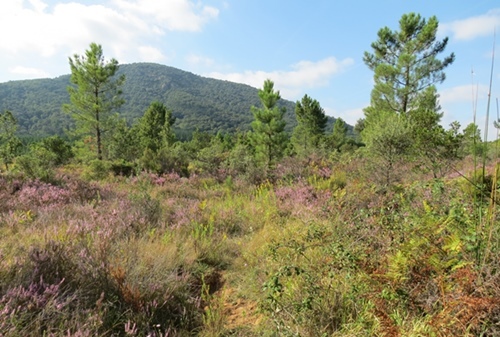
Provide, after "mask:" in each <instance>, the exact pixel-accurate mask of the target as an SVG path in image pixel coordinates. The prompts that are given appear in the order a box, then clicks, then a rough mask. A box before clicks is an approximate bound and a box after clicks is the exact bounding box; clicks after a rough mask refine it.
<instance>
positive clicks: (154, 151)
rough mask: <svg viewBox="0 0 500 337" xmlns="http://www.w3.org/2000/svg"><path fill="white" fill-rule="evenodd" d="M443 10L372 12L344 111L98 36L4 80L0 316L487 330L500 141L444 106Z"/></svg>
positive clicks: (0, 319)
mask: <svg viewBox="0 0 500 337" xmlns="http://www.w3.org/2000/svg"><path fill="white" fill-rule="evenodd" d="M438 26H439V22H438V19H437V18H436V17H435V16H431V17H429V18H424V17H422V16H421V15H419V14H417V13H408V14H404V15H402V17H401V18H400V20H399V26H398V29H396V30H391V29H389V28H387V27H383V28H381V29H380V30H379V32H378V35H377V40H376V41H374V42H373V43H372V44H371V46H367V51H366V52H365V53H364V56H363V61H364V63H365V65H366V66H367V67H368V68H369V69H370V70H371V71H372V72H373V90H372V93H371V97H370V105H369V106H368V107H366V109H365V110H364V117H363V118H362V119H360V120H358V122H357V123H356V125H355V126H350V125H347V124H346V123H345V122H344V121H343V120H342V119H341V118H331V117H328V116H326V114H325V111H324V109H323V108H322V107H321V104H320V102H319V101H318V100H316V99H314V98H313V97H310V96H309V95H307V94H305V95H304V96H303V97H302V98H301V99H300V100H298V101H297V102H295V103H293V102H289V101H286V100H283V99H282V98H281V95H280V91H279V88H277V87H275V83H274V82H273V81H272V80H270V79H268V80H265V81H264V83H262V87H261V88H259V89H254V88H251V87H249V86H246V85H239V84H235V83H230V82H226V81H219V80H213V79H207V78H203V77H200V76H196V75H193V74H190V73H188V72H184V71H181V70H178V69H174V68H170V67H166V66H161V65H157V64H151V63H137V64H130V65H120V64H119V63H118V61H117V60H115V59H107V58H105V55H104V50H103V46H101V45H100V44H97V43H91V44H90V45H89V47H88V49H87V50H85V51H84V52H83V53H82V54H75V55H73V56H71V57H70V58H69V67H70V70H71V75H69V76H62V77H59V78H55V79H51V80H49V79H43V80H30V81H15V82H8V83H3V84H0V102H1V103H0V238H1V239H0V337H3V336H6V337H7V336H79V337H87V336H88V337H90V336H103V337H104V336H106V337H107V336H141V337H142V336H156V337H160V336H161V337H166V336H206V337H209V336H228V337H229V336H269V337H271V336H308V337H316V336H387V337H394V336H414V337H417V336H439V337H440V336H498V335H500V233H499V230H500V226H498V225H499V218H500V216H499V214H498V213H496V210H497V209H498V205H499V198H498V191H499V187H498V181H499V178H500V165H499V164H500V162H499V158H500V141H499V140H498V139H497V140H494V141H490V142H488V141H486V139H482V137H481V131H480V129H479V127H478V125H477V124H476V123H475V120H473V121H472V122H471V123H470V124H468V125H466V126H461V125H460V124H459V123H458V122H453V123H451V124H450V125H449V126H447V127H444V126H443V125H442V124H441V118H442V116H443V115H442V111H441V108H440V105H439V93H438V90H437V85H439V84H441V83H442V82H443V81H445V79H446V76H445V72H446V70H447V69H448V67H449V66H451V65H452V64H453V62H454V60H455V54H454V53H453V52H449V51H448V50H447V44H448V38H447V37H444V38H441V39H440V38H438V37H437V30H438ZM471 119H472V118H471ZM499 123H500V121H493V123H492V124H493V126H494V127H499V126H500V124H499Z"/></svg>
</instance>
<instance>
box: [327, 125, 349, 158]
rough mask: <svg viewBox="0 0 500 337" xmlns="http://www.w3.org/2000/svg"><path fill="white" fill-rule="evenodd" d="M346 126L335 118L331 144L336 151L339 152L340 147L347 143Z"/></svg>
mask: <svg viewBox="0 0 500 337" xmlns="http://www.w3.org/2000/svg"><path fill="white" fill-rule="evenodd" d="M347 131H348V129H347V125H346V123H345V122H344V120H343V119H342V118H337V119H336V120H335V124H333V132H332V135H331V138H330V139H331V144H332V146H333V147H334V148H335V149H336V150H337V151H340V148H341V147H342V145H344V144H345V143H346V142H347Z"/></svg>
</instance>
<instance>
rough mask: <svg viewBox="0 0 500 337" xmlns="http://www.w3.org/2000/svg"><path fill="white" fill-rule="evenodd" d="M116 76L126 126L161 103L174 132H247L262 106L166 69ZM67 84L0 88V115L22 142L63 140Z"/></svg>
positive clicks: (236, 91) (243, 89) (148, 66)
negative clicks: (8, 114) (11, 121)
mask: <svg viewBox="0 0 500 337" xmlns="http://www.w3.org/2000/svg"><path fill="white" fill-rule="evenodd" d="M118 74H125V77H126V81H125V84H124V86H123V98H124V99H125V104H124V105H123V106H122V107H121V109H120V111H119V113H120V115H121V116H123V117H125V118H126V119H127V121H129V122H130V123H132V122H134V121H135V120H137V118H139V117H141V116H142V115H143V113H144V111H145V110H146V109H147V107H148V106H149V104H150V103H151V102H153V101H160V102H162V103H164V104H165V105H166V106H167V107H168V108H169V109H171V110H172V112H173V115H174V116H175V117H176V118H177V120H176V122H175V124H174V127H175V129H176V130H177V131H178V132H182V133H185V132H191V131H194V130H196V129H198V130H200V131H207V132H217V131H223V132H232V131H236V130H249V129H250V123H251V121H252V120H253V115H252V113H251V110H250V109H251V107H252V106H256V107H260V106H261V105H260V101H259V98H258V95H257V92H258V90H257V89H256V88H253V87H250V86H248V85H245V84H239V83H233V82H228V81H222V80H217V79H212V78H206V77H202V76H198V75H195V74H192V73H190V72H187V71H183V70H179V69H176V68H172V67H168V66H165V65H160V64H154V63H134V64H124V65H121V66H120V68H119V71H118ZM69 79H70V75H63V76H60V77H57V78H53V79H36V80H23V81H10V82H6V83H0V111H4V110H10V111H12V112H13V113H14V116H15V117H16V118H17V120H18V123H19V134H20V135H21V136H31V137H44V136H49V135H54V134H63V133H64V130H65V129H68V128H71V126H72V123H73V122H72V119H71V117H69V116H68V115H66V114H65V113H64V112H63V111H62V108H61V107H62V105H63V104H64V103H69V95H68V92H67V91H66V88H67V86H68V85H69ZM278 89H279V88H278ZM278 104H279V105H280V106H284V107H286V110H287V112H286V113H285V120H286V122H287V130H288V131H290V130H292V129H293V127H294V126H295V125H296V121H295V115H294V109H295V103H294V102H291V101H287V100H281V101H280V102H279V103H278ZM331 122H333V119H332V118H331ZM330 130H331V126H330Z"/></svg>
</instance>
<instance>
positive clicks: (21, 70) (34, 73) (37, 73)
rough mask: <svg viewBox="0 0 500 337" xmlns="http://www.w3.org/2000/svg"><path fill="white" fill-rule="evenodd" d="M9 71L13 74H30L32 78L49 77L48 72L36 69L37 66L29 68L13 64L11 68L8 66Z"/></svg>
mask: <svg viewBox="0 0 500 337" xmlns="http://www.w3.org/2000/svg"><path fill="white" fill-rule="evenodd" d="M9 72H10V73H12V74H15V75H25V76H30V77H32V78H46V77H49V73H47V72H46V71H44V70H42V69H37V68H30V67H22V66H15V67H12V68H9Z"/></svg>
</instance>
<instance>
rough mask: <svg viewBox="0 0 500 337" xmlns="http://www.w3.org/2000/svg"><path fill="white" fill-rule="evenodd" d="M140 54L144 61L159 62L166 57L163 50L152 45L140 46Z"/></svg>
mask: <svg viewBox="0 0 500 337" xmlns="http://www.w3.org/2000/svg"><path fill="white" fill-rule="evenodd" d="M139 55H140V60H141V61H143V62H159V61H164V60H165V59H166V56H165V55H163V53H162V52H161V50H159V49H158V48H155V47H152V46H141V47H139Z"/></svg>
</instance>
